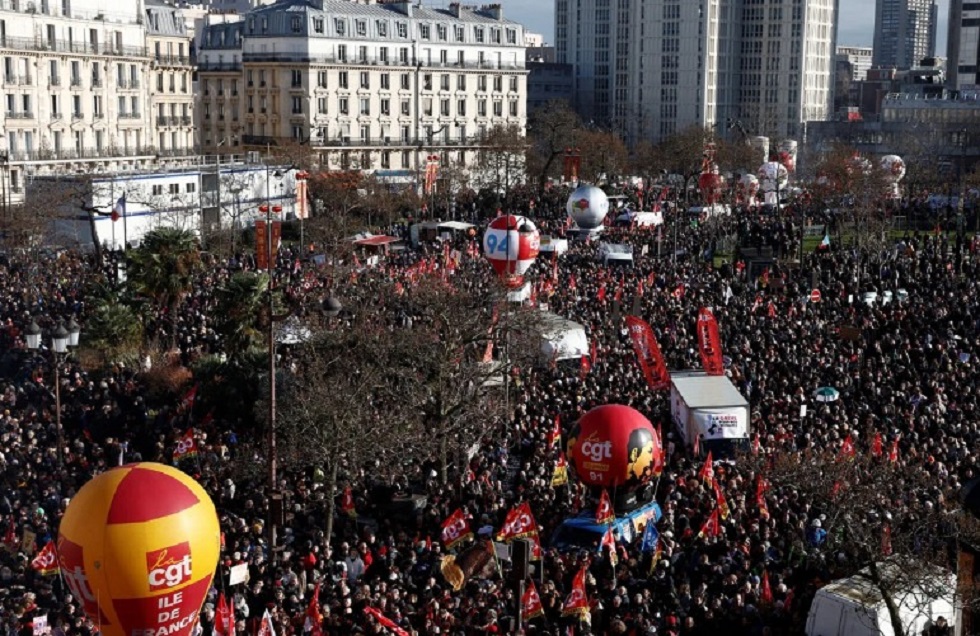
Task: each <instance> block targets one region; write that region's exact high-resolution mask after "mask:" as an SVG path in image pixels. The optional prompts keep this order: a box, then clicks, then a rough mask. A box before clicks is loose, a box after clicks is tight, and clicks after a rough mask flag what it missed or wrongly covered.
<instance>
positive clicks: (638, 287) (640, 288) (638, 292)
mask: <svg viewBox="0 0 980 636" xmlns="http://www.w3.org/2000/svg"><path fill="white" fill-rule="evenodd" d="M636 297H637V298H643V279H642V278H641V279H640V280H638V281H636Z"/></svg>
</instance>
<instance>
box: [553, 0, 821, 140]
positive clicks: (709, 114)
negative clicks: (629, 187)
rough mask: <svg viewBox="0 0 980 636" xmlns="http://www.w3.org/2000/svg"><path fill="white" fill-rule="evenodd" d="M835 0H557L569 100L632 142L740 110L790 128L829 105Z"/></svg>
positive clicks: (763, 131)
mask: <svg viewBox="0 0 980 636" xmlns="http://www.w3.org/2000/svg"><path fill="white" fill-rule="evenodd" d="M838 1H839V0H800V1H799V2H794V3H793V4H790V3H788V2H787V3H784V2H782V1H780V0H752V1H751V2H748V1H746V0H702V1H700V2H691V1H690V0H644V1H642V2H641V1H639V0H555V38H556V48H557V58H558V59H557V61H558V62H561V63H566V64H570V65H572V67H573V69H574V76H575V80H574V81H575V86H574V90H573V95H574V103H573V107H575V108H576V110H577V111H578V112H579V113H580V114H581V115H582V117H583V118H585V119H586V120H587V121H590V120H591V121H593V122H594V123H595V124H597V125H599V126H602V127H606V128H608V129H610V130H612V131H614V132H616V133H619V134H622V135H623V136H624V137H625V138H626V140H627V142H628V143H630V144H634V143H636V142H638V141H641V140H650V141H654V142H656V141H659V140H661V139H663V138H665V137H667V136H669V135H671V134H673V133H676V132H680V131H681V130H683V129H685V128H688V127H690V126H701V127H712V126H715V125H718V124H719V123H721V124H726V123H727V122H728V120H730V119H731V120H738V121H741V122H742V124H743V126H744V127H745V129H746V130H748V131H749V133H750V134H758V135H770V136H774V137H795V136H800V135H802V134H803V126H804V125H805V122H807V121H813V120H823V119H826V118H827V117H828V116H829V114H830V112H831V110H830V109H831V105H832V104H831V95H832V88H833V57H834V50H835V47H836V39H837V37H836V33H837V27H836V16H837V6H838Z"/></svg>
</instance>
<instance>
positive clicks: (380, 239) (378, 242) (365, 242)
mask: <svg viewBox="0 0 980 636" xmlns="http://www.w3.org/2000/svg"><path fill="white" fill-rule="evenodd" d="M400 240H401V239H400V238H398V237H395V236H385V235H384V234H374V235H371V236H365V237H362V238H358V237H356V236H355V237H354V245H362V246H367V247H384V246H385V245H390V244H391V243H397V242H398V241H400Z"/></svg>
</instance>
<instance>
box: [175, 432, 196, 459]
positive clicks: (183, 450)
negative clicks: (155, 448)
mask: <svg viewBox="0 0 980 636" xmlns="http://www.w3.org/2000/svg"><path fill="white" fill-rule="evenodd" d="M195 455H197V441H196V440H195V439H194V431H193V430H191V429H187V431H186V432H185V433H184V436H183V437H181V438H180V439H179V440H177V447H176V448H174V461H175V462H176V461H179V460H181V459H184V458H185V457H194V456H195Z"/></svg>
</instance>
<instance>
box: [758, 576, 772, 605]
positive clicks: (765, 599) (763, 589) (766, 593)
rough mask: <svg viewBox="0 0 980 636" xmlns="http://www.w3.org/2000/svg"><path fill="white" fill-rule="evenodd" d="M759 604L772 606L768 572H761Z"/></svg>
mask: <svg viewBox="0 0 980 636" xmlns="http://www.w3.org/2000/svg"><path fill="white" fill-rule="evenodd" d="M759 602H760V603H762V604H763V605H772V587H770V585H769V571H768V570H763V571H762V585H761V586H760V587H759Z"/></svg>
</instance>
